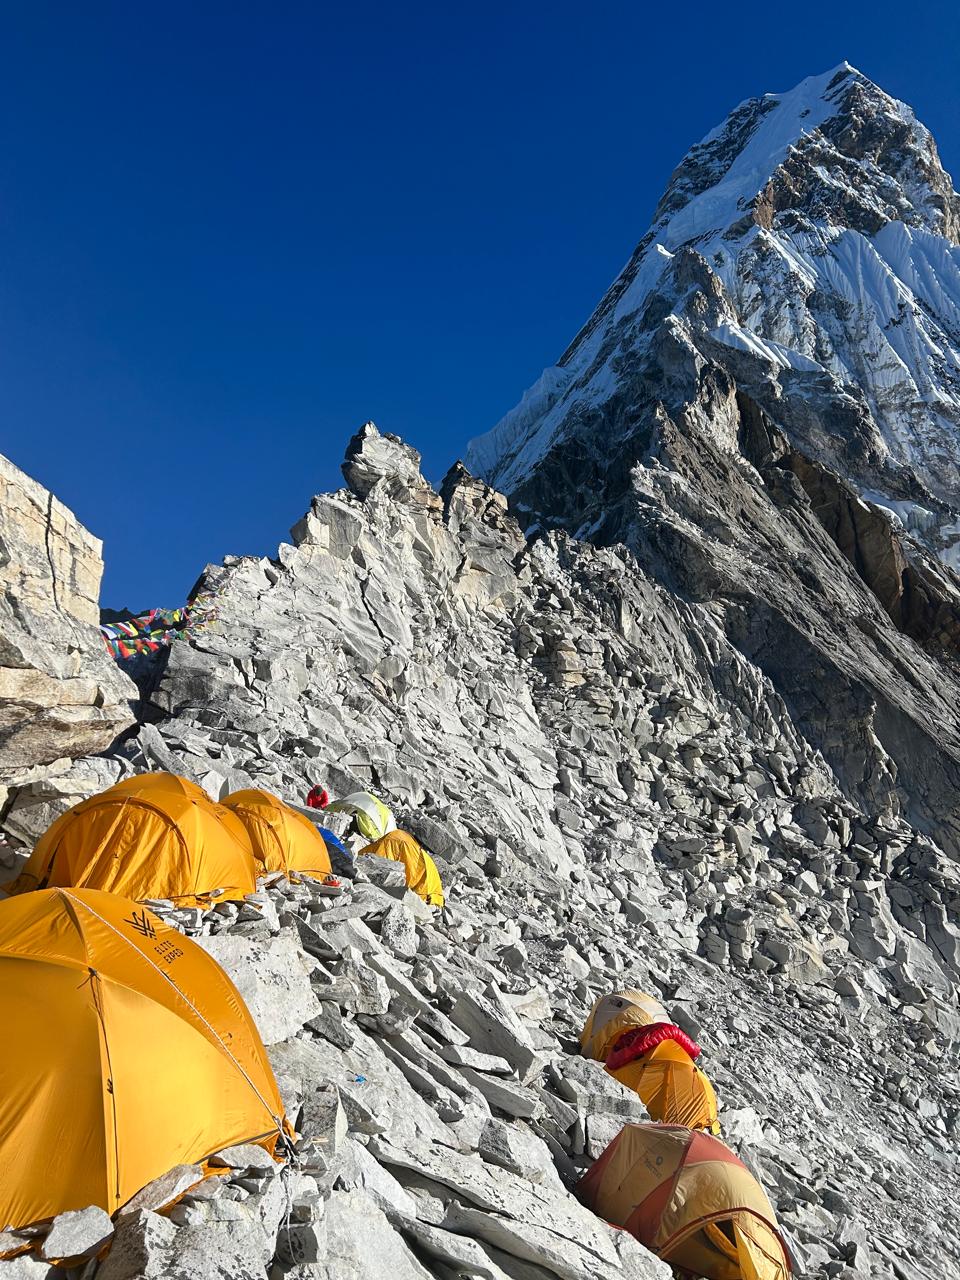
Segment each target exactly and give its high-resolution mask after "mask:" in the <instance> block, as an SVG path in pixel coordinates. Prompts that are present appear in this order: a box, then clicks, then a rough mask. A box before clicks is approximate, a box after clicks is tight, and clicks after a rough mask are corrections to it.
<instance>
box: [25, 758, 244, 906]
mask: <svg viewBox="0 0 960 1280" xmlns="http://www.w3.org/2000/svg"><path fill="white" fill-rule="evenodd" d="M56 886H61V887H65V888H66V887H70V886H73V887H76V888H88V889H106V890H109V891H110V892H111V893H119V894H122V895H123V896H125V897H128V898H136V899H139V900H142V899H144V898H172V899H173V900H174V901H176V902H178V903H180V904H181V905H184V906H191V905H196V904H198V903H206V902H208V901H209V900H210V899H211V898H216V899H218V900H221V901H224V900H228V899H240V898H243V897H244V895H245V894H248V893H253V892H254V890H255V889H256V887H257V873H256V862H255V861H254V857H253V850H252V848H251V846H250V838H249V836H248V835H247V833H246V830H245V828H244V826H243V823H242V822H241V821H240V820H239V818H238V817H237V816H236V814H234V813H232V812H231V811H230V810H229V809H225V808H224V807H223V806H222V805H219V804H215V803H214V802H213V801H212V800H211V799H210V798H209V796H208V795H207V793H206V792H205V791H202V790H201V789H200V788H199V787H197V786H195V785H194V784H193V783H192V782H188V781H187V780H186V779H185V778H177V777H175V776H174V775H173V774H150V773H145V774H140V775H139V776H138V777H135V778H127V779H125V780H124V781H123V782H119V783H117V785H116V786H113V787H110V789H109V790H107V791H103V792H101V793H100V795H96V796H92V797H91V798H90V799H89V800H84V801H82V802H81V803H80V804H76V805H74V806H73V808H72V809H68V810H67V812H66V813H64V814H62V815H61V816H60V817H59V818H57V820H56V821H55V822H54V823H52V824H51V826H50V827H49V828H48V829H47V830H46V831H45V832H44V834H43V835H42V836H41V837H40V839H39V840H38V841H37V845H36V847H35V849H34V851H33V853H32V854H31V856H30V858H29V860H28V861H27V864H26V866H25V867H24V868H23V871H22V872H21V873H20V875H19V876H18V877H17V879H16V880H15V881H14V882H13V884H12V885H11V886H10V889H9V892H10V893H23V892H25V891H26V890H29V889H45V888H47V887H56Z"/></svg>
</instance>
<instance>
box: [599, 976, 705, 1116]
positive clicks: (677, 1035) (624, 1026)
mask: <svg viewBox="0 0 960 1280" xmlns="http://www.w3.org/2000/svg"><path fill="white" fill-rule="evenodd" d="M650 1030H652V1032H653V1034H649V1031H650ZM644 1032H648V1034H647V1035H646V1036H645V1035H644ZM580 1047H581V1051H582V1052H583V1055H584V1057H587V1058H596V1059H597V1061H599V1062H602V1063H603V1064H604V1066H605V1067H606V1068H607V1071H609V1073H610V1074H611V1075H612V1076H614V1077H615V1078H616V1079H617V1080H620V1081H621V1082H622V1083H623V1084H625V1085H626V1086H627V1088H628V1089H633V1091H634V1092H635V1093H638V1094H639V1095H640V1098H641V1100H642V1101H643V1104H644V1106H645V1107H646V1108H647V1111H648V1112H649V1113H650V1116H651V1117H652V1119H654V1120H659V1121H662V1122H663V1123H664V1124H677V1125H684V1126H686V1127H687V1128H690V1129H709V1130H710V1131H711V1132H712V1133H719V1132H720V1124H719V1120H718V1116H717V1095H716V1093H715V1092H714V1089H713V1085H712V1084H711V1083H710V1080H709V1079H708V1077H707V1075H706V1073H705V1072H704V1071H701V1069H700V1068H699V1067H698V1066H697V1064H696V1062H695V1061H694V1058H695V1056H696V1055H697V1054H698V1053H699V1048H698V1046H697V1045H695V1044H694V1043H693V1041H692V1040H690V1039H689V1037H687V1036H685V1035H684V1034H683V1032H682V1031H680V1029H679V1028H675V1027H673V1026H672V1024H671V1022H670V1016H669V1014H668V1013H667V1011H666V1009H664V1007H663V1005H662V1004H661V1003H660V1002H659V1000H655V999H654V997H653V996H650V995H647V994H646V992H644V991H618V992H614V993H613V994H612V995H608V996H603V997H602V998H601V999H600V1000H598V1001H597V1003H596V1004H595V1005H594V1006H593V1009H592V1011H591V1013H590V1017H589V1018H588V1019H587V1022H586V1025H585V1027H584V1028H583V1032H582V1034H581V1036H580Z"/></svg>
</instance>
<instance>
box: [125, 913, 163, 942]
mask: <svg viewBox="0 0 960 1280" xmlns="http://www.w3.org/2000/svg"><path fill="white" fill-rule="evenodd" d="M124 924H132V925H133V927H134V929H136V931H137V933H139V934H142V936H143V937H144V938H155V937H156V936H157V931H156V929H155V928H154V927H153V921H152V920H151V919H150V917H149V916H148V915H147V913H146V911H135V912H134V913H133V915H132V916H131V917H130V919H129V920H125V921H124Z"/></svg>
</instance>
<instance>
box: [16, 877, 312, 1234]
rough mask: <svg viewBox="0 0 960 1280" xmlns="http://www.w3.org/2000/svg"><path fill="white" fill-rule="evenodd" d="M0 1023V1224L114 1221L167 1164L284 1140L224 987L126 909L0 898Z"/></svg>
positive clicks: (74, 897)
mask: <svg viewBox="0 0 960 1280" xmlns="http://www.w3.org/2000/svg"><path fill="white" fill-rule="evenodd" d="M0 1022H2V1026H3V1028H4V1037H5V1049H4V1052H3V1054H2V1055H0V1168H2V1169H3V1171H4V1173H3V1178H2V1179H0V1227H4V1226H10V1227H23V1226H27V1225H29V1224H30V1223H33V1222H37V1221H40V1220H42V1219H45V1218H49V1217H52V1216H53V1215H55V1214H58V1213H62V1212H63V1211H64V1210H67V1209H82V1208H84V1207H85V1206H86V1205H90V1204H95V1205H99V1206H100V1207H101V1208H103V1209H105V1210H106V1211H107V1212H108V1213H113V1212H115V1210H117V1209H118V1208H119V1207H120V1206H121V1205H123V1204H125V1203H126V1201H127V1200H129V1199H130V1197H131V1196H133V1195H135V1194H136V1193H137V1192H138V1191H139V1190H140V1189H141V1188H142V1187H144V1186H146V1184H147V1183H148V1182H152V1181H153V1179H154V1178H156V1177H159V1176H160V1175H161V1174H163V1173H166V1172H167V1170H168V1169H172V1168H173V1167H174V1166H175V1165H178V1164H189V1163H194V1162H197V1161H201V1160H203V1159H205V1158H206V1157H207V1156H210V1155H212V1154H213V1153H214V1152H216V1151H219V1150H221V1149H222V1148H223V1147H227V1146H231V1145H234V1144H236V1143H241V1142H253V1143H257V1144H258V1145H260V1146H262V1147H264V1148H266V1150H267V1151H269V1152H270V1153H271V1154H275V1152H276V1149H277V1145H278V1143H279V1144H280V1145H281V1147H283V1146H285V1140H284V1139H283V1135H284V1134H287V1135H290V1134H291V1130H290V1129H289V1126H288V1125H287V1123H286V1121H285V1119H284V1113H283V1103H282V1102H281V1100H280V1094H279V1092H278V1090H277V1084H276V1081H275V1079H274V1076H273V1072H272V1070H271V1068H270V1063H269V1060H268V1058H267V1055H266V1051H265V1049H264V1047H263V1043H262V1041H261V1039H260V1036H259V1034H258V1032H257V1028H256V1025H255V1024H254V1021H253V1019H252V1017H251V1016H250V1013H249V1011H248V1010H247V1007H246V1005H245V1004H244V1003H243V1000H242V999H241V997H240V995H239V994H238V992H237V990H236V988H235V987H234V986H233V984H232V983H231V982H230V980H229V978H228V977H227V975H226V974H225V973H224V972H223V970H222V969H221V968H220V966H219V965H218V964H217V963H216V961H215V960H214V959H213V958H212V957H211V956H209V955H208V954H207V953H206V952H205V951H204V950H203V949H202V948H201V947H199V946H197V944H196V943H194V942H191V941H190V940H189V939H188V938H185V937H183V935H182V934H180V933H178V932H177V931H176V930H175V929H173V928H171V927H170V926H169V925H166V924H164V923H163V922H162V921H161V920H160V919H159V918H158V917H157V916H155V915H153V914H152V913H151V912H149V911H147V910H146V909H145V908H144V907H141V906H138V905H137V904H136V903H135V902H132V901H130V900H129V899H124V898H120V897H117V896H116V895H115V894H111V893H102V892H99V891H97V890H92V889H47V890H41V891H39V892H37V893H26V894H23V895H22V896H21V897H18V898H11V899H8V900H7V901H4V902H0Z"/></svg>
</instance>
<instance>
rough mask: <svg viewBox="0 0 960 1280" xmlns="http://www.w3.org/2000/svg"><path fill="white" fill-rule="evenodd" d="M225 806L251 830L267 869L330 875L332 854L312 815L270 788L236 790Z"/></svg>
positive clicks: (257, 854)
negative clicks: (300, 810)
mask: <svg viewBox="0 0 960 1280" xmlns="http://www.w3.org/2000/svg"><path fill="white" fill-rule="evenodd" d="M223 803H224V806H225V807H226V808H227V809H229V810H230V811H231V813H235V814H236V815H237V817H238V818H239V819H240V821H241V822H242V823H243V825H244V827H245V828H246V830H247V835H248V836H249V837H250V843H251V845H252V846H253V854H254V857H255V858H256V859H257V861H258V862H259V863H260V865H261V867H262V868H263V870H264V871H283V872H285V873H286V874H287V875H288V876H289V875H291V874H300V875H305V876H314V877H316V878H317V879H318V880H322V879H323V877H324V876H327V875H330V870H331V868H330V855H329V853H328V852H327V846H326V845H325V844H324V842H323V837H322V836H321V835H320V832H319V831H318V830H317V828H316V827H315V826H314V825H313V823H312V822H311V821H310V819H309V818H307V817H305V816H304V815H303V814H302V813H297V811H296V809H291V808H290V807H289V806H288V805H285V804H284V803H283V801H282V800H278V799H277V797H276V796H274V795H271V794H270V792H269V791H255V790H250V791H235V792H234V793H233V795H230V796H227V798H226V799H225V800H224V802H223Z"/></svg>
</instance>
